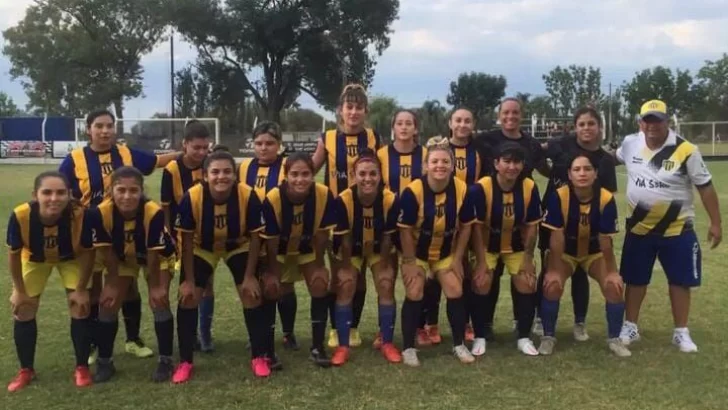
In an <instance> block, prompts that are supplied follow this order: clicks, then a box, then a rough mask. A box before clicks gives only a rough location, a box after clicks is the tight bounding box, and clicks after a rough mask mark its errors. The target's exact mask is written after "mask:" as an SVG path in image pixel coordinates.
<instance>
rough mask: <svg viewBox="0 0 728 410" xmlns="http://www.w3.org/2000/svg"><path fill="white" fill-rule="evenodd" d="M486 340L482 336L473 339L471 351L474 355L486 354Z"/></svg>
mask: <svg viewBox="0 0 728 410" xmlns="http://www.w3.org/2000/svg"><path fill="white" fill-rule="evenodd" d="M486 344H487V343H486V341H485V339H484V338H482V337H476V338H475V339H474V340H473V347H472V348H471V349H470V353H472V355H473V356H482V355H484V354H485V347H486Z"/></svg>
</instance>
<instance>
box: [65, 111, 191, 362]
mask: <svg viewBox="0 0 728 410" xmlns="http://www.w3.org/2000/svg"><path fill="white" fill-rule="evenodd" d="M86 133H87V134H88V137H89V143H88V145H87V146H85V147H83V148H76V149H74V150H73V151H71V153H70V154H68V156H67V157H66V158H65V159H64V160H63V162H62V163H61V165H60V167H59V168H58V171H60V172H61V173H62V174H63V175H65V176H66V178H67V179H68V182H69V183H70V184H71V193H72V195H73V197H74V198H76V199H78V200H79V201H80V202H81V205H83V206H84V207H87V208H95V207H96V206H98V205H99V204H100V203H101V202H102V201H103V200H104V199H107V198H108V197H109V193H110V189H109V187H110V186H111V174H112V173H113V172H114V170H115V169H117V168H119V167H122V166H131V167H134V168H137V169H138V170H139V171H141V172H142V174H144V175H150V174H151V173H152V172H154V169H155V168H163V167H165V166H166V165H167V164H168V163H169V162H170V161H172V160H174V159H175V158H176V157H177V156H178V155H179V153H171V154H164V155H154V154H151V153H149V152H145V151H140V150H137V149H134V148H129V147H127V146H125V145H121V144H117V142H116V118H115V117H114V115H113V114H112V113H111V112H109V111H108V110H98V111H94V112H92V113H90V114H89V115H88V116H87V117H86ZM102 271H103V263H102V261H101V260H100V259H99V260H96V262H95V265H94V278H93V288H92V290H91V312H90V321H91V329H92V348H93V337H94V333H95V330H94V329H95V322H96V321H97V318H98V313H99V305H98V297H99V294H100V293H101V286H102V275H101V272H102ZM121 310H122V313H123V315H124V325H125V326H124V327H125V329H126V345H125V348H126V351H127V352H129V353H131V354H133V355H135V356H137V357H151V356H152V355H154V352H152V350H151V349H150V348H148V347H147V346H146V345H145V344H144V342H143V341H142V339H141V337H140V336H139V328H140V326H141V317H142V299H141V296H140V295H139V288H138V286H137V283H136V281H134V282H132V284H131V288H130V291H129V292H128V293H127V300H126V301H125V302H124V303H123V304H122V307H121ZM91 357H92V360H91V361H93V358H94V355H93V353H92V356H91Z"/></svg>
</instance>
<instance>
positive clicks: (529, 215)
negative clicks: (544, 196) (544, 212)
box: [526, 184, 541, 223]
mask: <svg viewBox="0 0 728 410" xmlns="http://www.w3.org/2000/svg"><path fill="white" fill-rule="evenodd" d="M540 219H541V195H539V192H538V185H536V184H533V188H532V189H531V202H530V203H529V204H528V209H527V210H526V223H531V222H537V221H538V220H540Z"/></svg>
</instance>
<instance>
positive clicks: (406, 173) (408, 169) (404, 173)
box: [399, 165, 412, 178]
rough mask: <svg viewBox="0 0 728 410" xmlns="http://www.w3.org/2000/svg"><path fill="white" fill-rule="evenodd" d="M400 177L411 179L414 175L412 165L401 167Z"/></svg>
mask: <svg viewBox="0 0 728 410" xmlns="http://www.w3.org/2000/svg"><path fill="white" fill-rule="evenodd" d="M399 175H400V176H401V177H402V178H409V177H410V175H412V166H411V165H400V166H399Z"/></svg>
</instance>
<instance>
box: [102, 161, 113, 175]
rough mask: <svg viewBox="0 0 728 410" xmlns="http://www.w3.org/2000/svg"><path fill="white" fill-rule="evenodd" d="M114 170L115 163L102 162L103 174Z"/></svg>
mask: <svg viewBox="0 0 728 410" xmlns="http://www.w3.org/2000/svg"><path fill="white" fill-rule="evenodd" d="M112 172H114V164H112V163H111V162H102V163H101V173H102V174H103V175H109V174H111V173H112Z"/></svg>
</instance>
